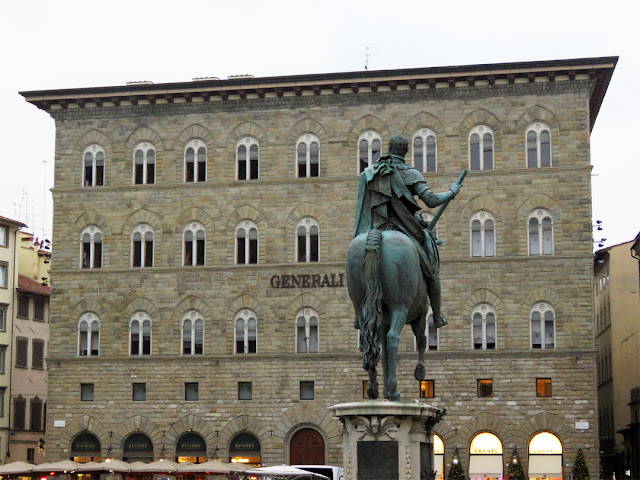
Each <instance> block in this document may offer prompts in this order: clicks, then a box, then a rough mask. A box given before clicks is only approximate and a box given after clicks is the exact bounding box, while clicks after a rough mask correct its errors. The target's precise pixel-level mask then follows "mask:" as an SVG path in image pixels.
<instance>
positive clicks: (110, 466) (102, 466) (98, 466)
mask: <svg viewBox="0 0 640 480" xmlns="http://www.w3.org/2000/svg"><path fill="white" fill-rule="evenodd" d="M91 464H93V465H91ZM96 470H103V471H105V472H121V473H126V472H129V471H130V470H131V465H130V464H129V463H127V462H122V461H120V460H109V461H108V462H107V461H106V460H105V461H103V462H100V463H94V462H89V463H84V464H82V465H80V466H79V467H78V470H77V471H78V472H88V471H96Z"/></svg>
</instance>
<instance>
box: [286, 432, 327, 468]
mask: <svg viewBox="0 0 640 480" xmlns="http://www.w3.org/2000/svg"><path fill="white" fill-rule="evenodd" d="M289 463H290V464H291V465H324V439H323V438H322V435H320V432H318V431H317V430H314V429H312V428H303V429H302V430H298V431H297V432H296V433H294V434H293V437H291V442H290V444H289Z"/></svg>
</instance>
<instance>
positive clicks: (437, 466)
mask: <svg viewBox="0 0 640 480" xmlns="http://www.w3.org/2000/svg"><path fill="white" fill-rule="evenodd" d="M433 462H434V466H433V469H434V470H435V471H436V480H438V479H440V478H442V466H443V465H444V455H440V454H437V453H436V454H435V455H434V456H433Z"/></svg>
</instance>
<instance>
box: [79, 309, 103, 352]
mask: <svg viewBox="0 0 640 480" xmlns="http://www.w3.org/2000/svg"><path fill="white" fill-rule="evenodd" d="M99 354H100V318H98V315H96V314H95V313H93V312H86V313H83V314H82V316H81V317H80V320H79V321H78V356H80V357H93V356H96V355H99Z"/></svg>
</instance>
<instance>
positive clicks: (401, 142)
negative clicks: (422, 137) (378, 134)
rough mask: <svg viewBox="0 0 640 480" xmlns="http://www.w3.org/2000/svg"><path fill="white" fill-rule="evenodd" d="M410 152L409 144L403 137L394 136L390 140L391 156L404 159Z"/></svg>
mask: <svg viewBox="0 0 640 480" xmlns="http://www.w3.org/2000/svg"><path fill="white" fill-rule="evenodd" d="M408 151H409V142H408V141H407V139H406V138H405V137H404V136H403V135H394V136H393V137H391V138H390V139H389V154H390V155H400V156H401V157H404V156H405V155H406V154H407V152H408Z"/></svg>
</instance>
